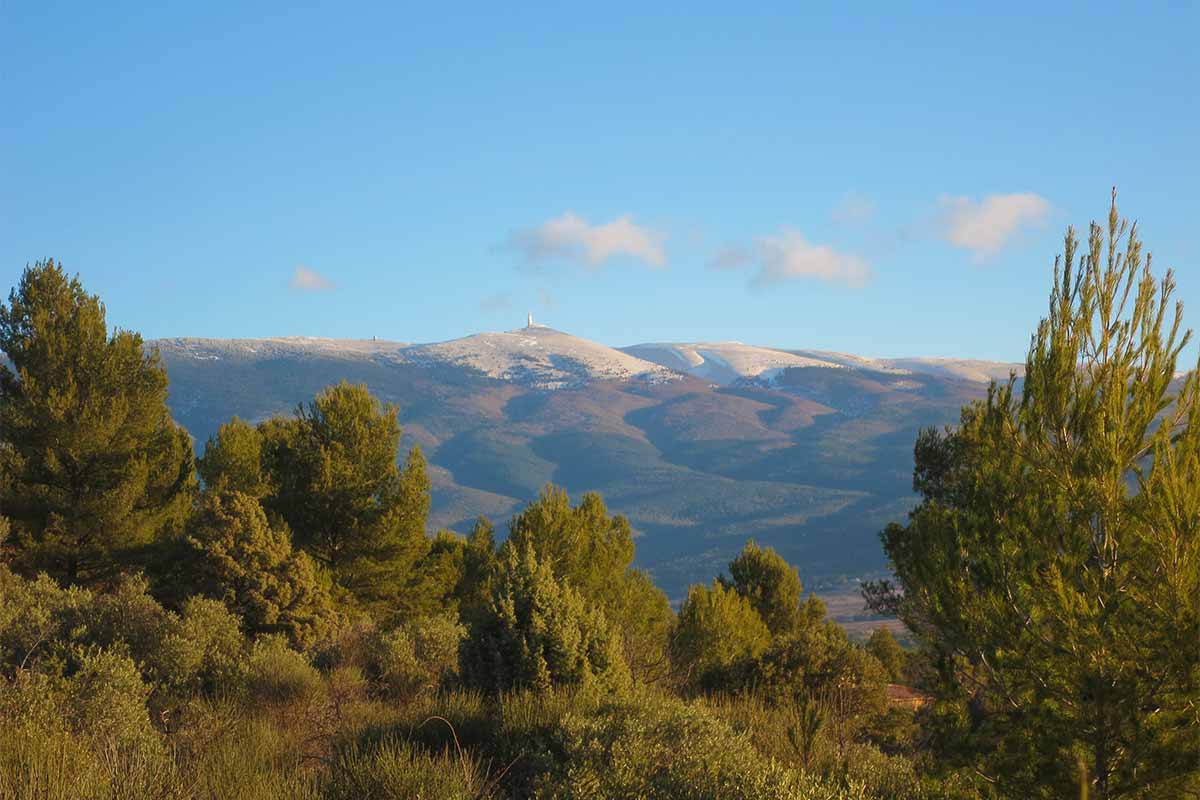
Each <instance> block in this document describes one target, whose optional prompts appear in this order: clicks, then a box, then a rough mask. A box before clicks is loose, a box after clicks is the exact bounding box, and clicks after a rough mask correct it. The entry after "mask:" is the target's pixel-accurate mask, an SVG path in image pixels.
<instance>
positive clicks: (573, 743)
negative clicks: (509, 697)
mask: <svg viewBox="0 0 1200 800" xmlns="http://www.w3.org/2000/svg"><path fill="white" fill-rule="evenodd" d="M562 728H563V729H562V731H561V733H560V737H561V738H560V747H561V748H562V750H563V752H564V757H563V760H562V766H561V767H560V771H559V772H557V773H551V775H549V776H547V778H546V779H545V780H544V781H543V785H541V786H540V787H538V793H537V795H536V796H538V797H546V798H551V797H553V798H594V797H661V798H680V799H681V800H682V799H683V798H689V799H694V800H704V799H705V798H713V800H717V798H720V800H738V799H739V798H741V799H743V800H768V798H770V799H772V800H773V799H775V798H778V800H784V799H785V798H788V799H795V800H805V798H818V797H819V798H831V797H832V794H831V793H829V792H828V791H827V789H826V787H823V786H821V785H820V782H819V781H816V780H812V779H806V778H805V777H804V776H802V775H800V774H799V773H797V772H794V771H791V770H788V769H787V768H785V767H783V766H782V765H780V764H779V763H778V762H775V761H772V760H770V759H767V758H764V757H763V756H762V755H761V754H760V753H759V752H758V751H757V750H755V748H754V746H753V744H752V743H751V742H750V739H749V737H747V736H745V735H740V736H739V735H737V734H735V733H734V731H733V730H732V729H731V728H730V727H729V726H728V725H727V724H726V723H724V722H723V721H722V720H720V719H719V718H718V717H717V716H715V715H713V714H711V713H709V712H708V711H706V710H705V709H704V708H703V707H702V706H700V705H698V704H691V705H689V704H685V703H682V702H680V701H678V700H671V699H666V698H662V699H658V698H654V699H651V698H642V699H641V700H640V701H638V702H629V703H622V704H618V705H612V706H606V707H604V708H601V709H600V710H599V712H598V713H596V714H594V715H591V716H587V717H575V716H571V717H567V718H566V719H565V720H564V722H563V726H562ZM681 743H686V744H684V745H683V746H681ZM841 796H842V797H854V796H855V795H854V794H851V793H847V794H845V795H841Z"/></svg>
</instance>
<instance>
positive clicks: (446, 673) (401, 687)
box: [366, 615, 466, 698]
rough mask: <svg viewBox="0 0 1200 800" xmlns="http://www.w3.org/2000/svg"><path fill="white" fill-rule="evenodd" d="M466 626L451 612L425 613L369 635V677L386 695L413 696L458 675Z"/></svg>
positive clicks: (367, 643)
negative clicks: (434, 614) (431, 614)
mask: <svg viewBox="0 0 1200 800" xmlns="http://www.w3.org/2000/svg"><path fill="white" fill-rule="evenodd" d="M465 636H466V629H465V628H464V627H463V626H462V625H460V624H459V623H458V622H457V621H456V620H454V619H453V618H451V617H449V616H448V615H438V616H428V617H422V618H420V619H417V620H413V621H411V622H407V623H404V624H402V625H400V626H397V627H395V628H393V629H391V630H388V631H375V632H373V633H371V634H370V635H368V636H367V639H366V650H367V666H368V672H369V675H370V677H371V678H372V679H373V680H374V682H375V683H376V685H377V686H378V687H379V688H380V689H381V690H382V692H383V693H384V694H385V695H388V696H390V697H397V698H410V697H412V696H413V695H416V694H418V693H420V692H424V691H431V690H434V689H437V688H438V687H439V686H441V685H443V684H445V683H448V682H450V681H452V680H453V679H455V678H456V677H457V675H458V656H459V649H460V647H461V645H462V641H463V638H464V637H465Z"/></svg>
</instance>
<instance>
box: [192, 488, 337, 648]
mask: <svg viewBox="0 0 1200 800" xmlns="http://www.w3.org/2000/svg"><path fill="white" fill-rule="evenodd" d="M186 541H187V544H188V545H189V549H190V552H188V553H187V555H186V556H185V561H186V568H185V570H184V578H185V579H186V580H187V581H188V582H189V584H190V588H191V590H192V591H194V592H195V593H197V594H201V595H204V596H206V597H211V598H213V599H216V600H220V601H221V602H222V603H224V604H225V606H226V607H227V608H228V609H229V610H230V611H232V612H233V613H234V614H236V615H237V616H238V617H239V618H241V620H242V623H243V625H244V626H245V629H246V631H247V632H248V633H251V634H264V633H282V634H284V635H286V636H287V637H288V639H289V640H290V641H291V642H292V644H293V645H295V646H297V647H301V648H303V647H305V646H307V645H310V644H312V642H313V641H314V640H315V639H316V637H317V636H318V635H319V634H320V633H321V631H322V630H323V629H324V628H325V627H326V626H327V625H328V624H329V623H330V621H331V619H332V607H331V604H330V600H329V593H328V589H327V588H326V587H325V585H324V584H323V583H322V582H321V580H320V578H319V576H318V575H317V572H316V569H315V567H314V565H313V563H312V561H311V560H310V559H309V557H308V556H307V555H306V554H304V553H302V552H296V551H293V550H292V542H291V534H290V532H289V531H288V530H287V529H286V528H284V527H272V526H271V525H270V524H269V523H268V522H267V517H266V514H264V513H263V510H262V507H261V506H260V505H259V503H258V500H257V499H255V498H254V497H252V496H250V495H247V494H242V493H241V492H205V493H204V495H203V496H202V498H201V500H200V503H199V507H198V508H197V511H196V514H195V515H194V516H193V517H192V519H191V520H190V521H189V522H188V529H187V538H186Z"/></svg>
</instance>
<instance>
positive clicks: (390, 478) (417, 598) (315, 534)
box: [259, 382, 451, 615]
mask: <svg viewBox="0 0 1200 800" xmlns="http://www.w3.org/2000/svg"><path fill="white" fill-rule="evenodd" d="M396 415H397V409H396V408H395V407H394V406H391V405H383V404H381V403H380V402H379V401H378V400H376V399H375V398H374V397H372V396H371V394H370V393H369V392H368V391H367V388H366V387H365V386H353V385H350V384H348V383H345V382H342V383H340V384H338V385H336V386H330V387H328V388H326V389H324V390H323V391H322V392H320V393H319V394H318V395H317V396H316V398H315V399H314V400H313V402H312V403H311V404H309V406H308V407H307V408H305V407H301V408H299V409H297V411H296V416H295V418H294V419H291V420H285V419H275V420H270V421H268V422H266V423H264V424H263V425H261V426H259V432H260V434H261V436H262V439H263V444H262V449H261V453H262V460H263V464H264V469H265V472H266V473H267V475H268V476H269V479H268V482H269V485H270V486H271V487H272V489H271V491H270V492H269V493H268V494H266V495H265V496H264V497H263V505H264V507H265V508H266V509H267V510H268V512H270V513H272V514H274V515H277V516H279V517H280V518H281V519H283V520H284V521H286V522H287V524H288V527H289V528H290V529H291V531H292V534H293V536H294V538H295V542H296V543H297V544H298V545H299V546H300V547H302V548H303V549H304V550H305V551H306V552H308V553H309V554H310V555H312V556H313V558H315V559H316V560H317V561H318V562H319V563H320V564H322V565H324V566H326V567H327V568H328V569H329V570H330V572H331V573H332V575H333V578H334V580H335V581H336V582H337V583H338V585H339V586H340V587H341V588H342V589H344V590H345V591H347V592H348V593H349V594H350V595H351V596H352V597H354V598H355V599H356V600H357V601H358V602H359V603H360V604H361V605H363V606H364V607H365V608H367V609H369V610H371V611H373V612H374V613H376V614H378V615H386V614H389V613H397V612H401V613H404V612H409V613H416V612H420V611H429V610H432V609H433V608H436V606H437V605H438V604H439V603H440V601H441V599H442V596H444V594H445V593H447V592H449V591H450V589H451V587H450V586H445V585H437V586H435V585H433V584H432V583H431V582H430V581H429V580H428V579H427V578H428V576H427V575H426V574H425V573H424V572H423V571H422V570H420V569H417V564H418V563H419V562H420V561H421V559H423V558H424V557H425V556H426V555H427V554H428V552H429V540H428V539H427V538H426V536H425V524H426V518H427V517H428V513H429V478H428V475H427V474H426V469H425V459H424V457H423V456H422V454H421V451H420V449H419V448H413V450H412V451H411V452H410V454H409V458H408V463H407V465H406V467H405V469H404V470H403V471H402V470H401V469H400V468H399V467H398V466H397V463H396V458H397V452H398V448H399V444H400V424H399V422H398V421H397V419H396Z"/></svg>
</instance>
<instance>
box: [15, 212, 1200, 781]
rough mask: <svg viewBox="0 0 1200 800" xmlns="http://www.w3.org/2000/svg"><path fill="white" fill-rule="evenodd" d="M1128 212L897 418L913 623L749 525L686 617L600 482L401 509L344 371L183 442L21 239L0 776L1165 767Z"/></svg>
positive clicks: (886, 777) (1165, 632)
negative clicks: (944, 405)
mask: <svg viewBox="0 0 1200 800" xmlns="http://www.w3.org/2000/svg"><path fill="white" fill-rule="evenodd" d="M1122 232H1123V229H1122V228H1121V223H1120V221H1119V220H1118V218H1117V217H1116V210H1115V204H1114V207H1113V211H1112V214H1111V216H1110V225H1109V230H1108V239H1107V250H1105V248H1104V244H1105V239H1104V235H1103V234H1104V231H1103V230H1102V229H1101V228H1099V227H1097V226H1093V229H1092V233H1091V236H1090V238H1089V249H1088V252H1087V253H1085V254H1084V255H1083V257H1082V258H1079V259H1077V258H1076V253H1075V248H1076V245H1075V241H1074V236H1073V234H1071V233H1069V234H1068V239H1067V252H1066V254H1065V258H1064V261H1063V264H1062V266H1061V269H1060V270H1058V271H1057V272H1056V278H1055V290H1054V293H1053V296H1052V299H1051V312H1050V315H1049V317H1048V318H1047V320H1046V321H1044V323H1043V325H1042V326H1041V328H1040V329H1039V331H1038V334H1037V336H1036V337H1035V340H1034V344H1033V347H1032V348H1031V352H1030V357H1029V361H1028V364H1027V372H1026V376H1025V381H1024V384H1023V386H1022V387H1018V386H1017V384H1015V383H1014V382H1009V384H1007V385H1004V386H997V387H994V388H993V390H992V391H991V392H990V393H989V397H988V399H987V401H985V402H983V403H980V404H976V405H973V406H971V407H969V408H967V409H964V415H963V424H962V425H961V426H960V427H959V428H958V429H956V430H954V431H949V432H942V433H939V432H932V431H931V432H927V433H925V434H923V435H922V437H921V439H920V440H919V441H918V443H917V448H916V472H915V475H914V487H915V489H916V490H917V491H918V492H919V493H920V495H921V497H922V502H921V503H920V505H919V506H918V507H917V509H916V510H915V511H914V512H913V513H912V514H911V515H910V518H909V520H908V522H907V524H905V525H893V526H890V527H889V528H888V529H887V530H886V531H885V532H884V534H883V540H884V546H885V549H886V550H887V552H888V555H889V557H890V558H891V560H892V563H893V567H894V572H895V574H896V577H897V580H898V583H897V584H896V585H893V584H890V583H882V584H878V585H873V586H870V587H868V591H867V592H866V594H867V599H868V600H869V602H870V603H871V604H872V605H873V606H875V607H876V608H879V609H881V610H886V611H888V612H890V613H893V614H896V615H898V616H899V617H900V618H901V619H902V620H903V621H904V622H905V623H906V625H907V626H908V628H909V630H910V631H911V632H912V634H913V636H914V637H915V638H916V640H917V642H918V643H919V648H918V649H917V650H916V651H912V652H909V651H905V650H902V649H901V648H900V647H899V646H898V645H897V644H896V642H895V640H894V639H893V638H892V637H891V635H890V634H889V633H888V632H887V631H886V629H880V630H879V631H877V632H876V633H875V634H874V635H873V636H872V637H871V639H870V640H869V641H868V642H867V643H865V645H859V644H856V643H854V642H851V641H850V640H849V639H848V637H847V636H846V634H845V632H844V630H842V629H841V628H840V627H839V626H837V625H836V624H834V623H833V622H831V621H829V620H827V619H826V615H825V609H824V607H823V605H822V604H821V602H820V600H818V599H817V598H815V597H812V596H809V597H807V598H806V597H805V596H804V594H803V588H802V585H801V581H800V577H799V575H798V574H797V572H796V571H795V569H793V568H792V567H791V566H790V565H789V564H787V563H786V561H784V560H783V559H782V558H781V557H780V556H779V555H778V554H777V553H775V552H774V551H773V550H771V549H770V548H763V547H759V546H757V545H755V544H754V543H753V542H748V543H747V544H746V546H745V548H744V549H743V550H742V551H741V553H740V554H739V555H738V556H737V557H736V558H735V559H734V560H733V561H732V562H731V563H730V564H729V568H728V572H727V574H725V575H722V576H721V577H719V578H718V579H716V580H715V581H714V582H713V583H712V584H711V585H709V586H693V587H692V588H691V590H690V591H689V593H688V595H687V598H686V599H685V600H684V601H683V603H682V605H681V606H680V608H679V610H678V612H677V613H676V612H675V611H674V610H673V609H672V608H671V606H670V604H669V603H668V600H667V598H666V596H665V595H664V594H663V593H662V592H661V591H660V590H659V589H658V588H657V587H655V586H654V583H653V581H652V580H651V579H650V576H649V575H647V574H646V573H645V572H644V571H641V570H639V569H637V568H635V567H634V566H633V563H634V537H633V533H632V530H631V529H630V526H629V523H628V522H627V520H625V519H624V518H623V517H621V516H615V515H612V514H610V513H609V511H608V510H607V508H606V507H605V505H604V503H603V501H602V499H601V498H600V497H599V496H598V495H596V494H588V495H584V496H583V497H582V498H581V499H580V500H579V502H578V503H577V504H573V503H572V501H571V499H570V497H569V496H568V495H567V494H566V493H565V492H564V491H562V490H560V489H557V488H555V487H552V486H551V487H547V488H546V489H545V491H543V493H542V495H541V496H540V497H539V498H537V499H536V500H535V501H533V502H531V503H530V504H529V506H528V507H526V508H525V509H524V510H523V511H522V512H521V513H520V514H518V515H517V516H516V517H514V518H513V519H512V520H511V521H509V523H508V530H507V536H506V537H504V540H503V542H502V543H499V542H498V537H497V534H496V531H495V529H494V527H493V525H492V523H491V522H489V521H488V520H486V519H480V520H479V521H478V522H477V524H476V525H475V527H474V529H473V530H472V531H471V533H470V534H469V535H468V536H466V537H463V536H460V535H457V534H455V533H452V532H449V531H439V532H437V533H436V534H434V535H432V536H430V535H428V533H427V523H428V515H429V503H430V499H429V478H428V475H427V470H426V463H425V461H424V458H423V456H422V454H421V452H420V450H419V449H418V448H413V449H412V450H410V451H409V452H408V453H403V452H402V449H401V441H402V431H401V428H400V425H399V422H398V409H396V408H395V407H394V406H391V405H388V404H385V403H382V402H380V401H379V400H378V399H376V398H374V397H372V396H371V395H370V393H369V392H368V391H367V389H366V388H365V387H362V386H353V385H349V384H345V383H343V384H340V385H337V386H331V387H328V388H327V389H325V390H323V391H322V392H321V393H319V394H318V395H317V396H316V397H315V398H313V399H312V401H311V402H309V403H307V404H304V405H302V406H300V407H298V408H297V409H296V410H295V411H294V412H293V413H292V414H290V415H286V416H280V417H276V418H273V419H269V420H266V421H263V422H260V423H258V424H250V423H248V422H245V421H242V420H239V419H236V418H235V419H233V420H231V421H230V422H228V423H227V424H225V425H223V426H222V427H221V428H220V430H219V431H218V432H217V433H216V434H215V435H214V436H213V437H211V438H210V439H209V440H208V441H207V442H206V443H205V445H204V447H203V452H202V455H201V456H200V458H198V459H196V458H194V457H193V449H192V443H191V440H190V438H189V437H188V435H187V433H186V431H184V430H183V429H182V428H180V427H179V426H178V425H176V424H175V423H174V421H173V420H172V419H171V416H170V413H169V411H168V408H167V405H166V399H167V391H168V384H167V376H166V374H165V371H164V370H163V368H162V366H161V364H160V363H159V361H158V356H157V354H156V353H152V352H150V353H147V352H146V351H145V349H144V347H143V342H142V340H141V338H140V337H139V336H138V335H137V334H135V333H132V332H128V331H122V330H117V331H115V332H110V331H109V329H108V327H107V322H106V319H105V312H104V307H103V305H102V304H101V302H100V301H99V299H98V298H96V297H94V296H92V295H89V294H88V293H87V292H86V291H85V290H84V288H83V287H82V286H81V285H80V283H79V281H78V280H77V279H72V278H70V277H69V276H68V275H67V274H66V273H65V272H64V271H63V270H62V268H61V267H60V266H59V265H57V264H55V263H53V262H41V263H38V264H36V265H34V266H33V267H30V268H28V269H26V271H25V273H24V275H23V276H22V278H21V282H20V284H19V285H18V286H17V287H16V288H15V289H14V290H13V292H12V293H11V295H10V298H9V302H8V304H7V305H0V349H3V351H4V352H5V354H7V356H8V358H9V360H10V365H11V366H10V367H5V368H3V369H0V513H2V514H3V516H2V517H0V800H5V799H6V798H42V797H62V798H93V797H94V798H118V797H120V798H125V797H135V798H140V797H146V798H150V797H163V798H226V797H245V798H283V797H313V798H316V797H324V798H402V797H404V798H407V797H428V798H446V797H461V798H483V797H494V798H506V797H507V798H524V797H587V798H604V797H630V798H633V797H663V798H709V797H711V798H739V797H741V798H863V799H864V800H865V799H866V798H880V799H881V800H882V799H883V798H922V797H925V798H983V797H1062V796H1067V795H1075V796H1078V795H1079V794H1080V793H1082V794H1084V795H1088V796H1096V797H1100V798H1115V797H1147V798H1150V797H1155V798H1157V797H1162V798H1167V797H1181V796H1188V793H1189V792H1190V793H1192V795H1193V796H1195V795H1196V794H1197V792H1200V782H1198V780H1200V779H1198V770H1200V768H1198V763H1197V762H1198V759H1200V691H1198V690H1200V652H1198V650H1200V611H1198V605H1197V604H1198V603H1200V388H1198V385H1197V379H1196V373H1195V372H1193V373H1191V375H1189V376H1188V377H1187V378H1186V379H1185V380H1183V381H1180V380H1178V379H1177V378H1176V375H1175V363H1176V360H1177V358H1178V356H1179V354H1180V352H1181V350H1182V348H1183V346H1184V345H1185V344H1186V340H1187V337H1186V335H1184V334H1181V333H1180V331H1179V327H1178V315H1177V314H1176V316H1174V317H1173V318H1172V317H1169V315H1168V312H1169V311H1170V308H1169V304H1168V300H1169V297H1170V294H1171V289H1172V288H1173V282H1172V279H1171V278H1170V276H1168V278H1167V279H1166V280H1165V281H1164V282H1162V283H1161V284H1160V283H1158V282H1157V281H1155V279H1154V278H1153V277H1152V275H1151V274H1150V272H1149V269H1148V267H1149V265H1148V259H1147V260H1146V263H1145V264H1143V263H1142V260H1141V255H1140V245H1139V243H1138V242H1137V239H1136V236H1135V235H1134V234H1133V233H1132V232H1131V233H1130V236H1129V237H1128V240H1127V244H1126V247H1125V249H1124V250H1123V251H1121V252H1118V250H1117V247H1118V244H1119V243H1118V241H1117V240H1118V238H1119V237H1120V235H1121V234H1122ZM1109 256H1111V258H1109ZM1127 305H1128V307H1127ZM401 463H402V464H403V466H401ZM889 694H890V697H889Z"/></svg>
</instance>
